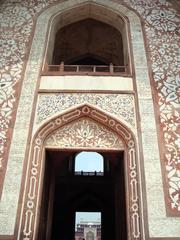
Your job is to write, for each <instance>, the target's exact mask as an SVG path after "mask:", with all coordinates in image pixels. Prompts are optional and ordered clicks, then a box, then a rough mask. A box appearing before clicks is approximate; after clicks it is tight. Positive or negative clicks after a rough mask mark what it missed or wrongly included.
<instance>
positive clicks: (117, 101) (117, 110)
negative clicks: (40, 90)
mask: <svg viewBox="0 0 180 240" xmlns="http://www.w3.org/2000/svg"><path fill="white" fill-rule="evenodd" d="M84 103H89V104H92V105H94V106H97V107H100V109H103V110H105V111H106V112H109V113H111V114H113V115H115V116H116V117H120V118H122V119H124V120H125V121H126V122H128V123H129V124H130V125H131V126H132V127H135V111H134V96H133V95H132V94H99V93H49V94H40V96H39V100H38V106H37V118H36V123H37V124H38V123H40V122H41V121H43V120H46V119H47V118H48V117H50V116H52V115H53V114H55V113H60V112H62V111H63V110H66V109H68V108H69V107H72V106H76V105H79V104H84Z"/></svg>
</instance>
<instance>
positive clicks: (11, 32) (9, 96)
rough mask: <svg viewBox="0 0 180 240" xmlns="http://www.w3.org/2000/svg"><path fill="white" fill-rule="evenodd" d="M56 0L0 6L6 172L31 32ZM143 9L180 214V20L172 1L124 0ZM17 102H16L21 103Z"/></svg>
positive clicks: (1, 160) (0, 144)
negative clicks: (39, 17)
mask: <svg viewBox="0 0 180 240" xmlns="http://www.w3.org/2000/svg"><path fill="white" fill-rule="evenodd" d="M55 2H56V0H46V1H40V0H36V1H35V0H31V1H28V0H24V1H15V2H13V1H11V0H7V1H4V3H3V4H1V10H0V36H1V39H0V78H1V81H0V169H3V171H4V173H5V167H6V160H7V156H5V152H7V149H6V151H5V145H6V144H7V143H6V141H7V136H9V133H10V126H11V128H12V127H13V122H12V113H13V112H16V106H17V103H18V102H17V101H18V98H19V94H20V85H21V83H22V81H21V80H22V78H23V69H24V67H25V64H26V57H27V54H28V50H29V49H28V46H30V45H31V44H30V36H31V33H32V31H33V26H35V21H36V18H37V15H38V14H39V13H40V12H41V11H42V10H43V9H44V8H46V7H48V6H49V5H50V4H52V3H55ZM120 2H121V3H122V4H123V3H124V4H126V5H127V6H130V7H131V9H134V10H135V11H137V12H138V13H139V14H140V16H141V17H142V19H143V20H144V22H145V26H144V28H145V34H146V42H147V45H148V48H149V51H148V52H149V53H150V56H149V57H150V61H151V66H152V76H153V81H152V82H153V83H154V89H155V90H156V93H157V94H156V95H157V96H158V103H159V107H158V106H156V109H157V111H159V113H160V116H159V122H160V123H161V126H160V128H161V131H162V135H163V142H164V146H165V150H164V151H163V152H164V157H163V158H162V161H163V163H164V165H165V166H166V169H167V174H166V175H167V182H169V199H170V200H169V202H171V208H172V209H174V211H177V212H180V202H179V199H180V184H179V180H180V176H179V169H180V159H179V158H180V157H179V156H180V140H179V139H180V90H179V89H180V80H179V72H178V65H179V64H180V63H179V49H180V48H179V42H180V38H179V35H178V33H179V32H180V28H179V20H178V18H177V14H176V12H175V10H174V9H173V8H172V7H171V5H170V3H169V2H168V1H166V0H154V1H152V0H124V1H123V0H122V1H120ZM15 100H16V101H15Z"/></svg>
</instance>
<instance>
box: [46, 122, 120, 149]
mask: <svg viewBox="0 0 180 240" xmlns="http://www.w3.org/2000/svg"><path fill="white" fill-rule="evenodd" d="M45 146H48V147H52V146H53V147H56V146H59V147H64V148H72V147H76V148H77V147H80V148H81V147H82V148H85V147H87V148H88V147H89V148H106V149H107V148H110V149H117V150H121V149H124V144H123V142H122V141H120V140H119V137H118V136H117V135H116V134H115V133H112V132H111V131H109V130H108V129H107V128H105V127H103V126H102V125H98V124H97V123H96V122H94V121H92V120H90V119H88V118H83V119H80V120H79V121H76V122H75V123H71V124H68V125H67V126H65V127H62V128H61V129H59V130H57V131H55V132H54V133H53V134H52V135H51V136H50V137H49V138H48V139H47V140H46V142H45Z"/></svg>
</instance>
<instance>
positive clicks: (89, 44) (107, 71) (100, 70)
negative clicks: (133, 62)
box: [45, 18, 128, 75]
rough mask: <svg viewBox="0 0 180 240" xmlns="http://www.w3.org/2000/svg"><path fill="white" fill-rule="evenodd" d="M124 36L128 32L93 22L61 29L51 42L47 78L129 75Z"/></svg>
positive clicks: (46, 69) (80, 22)
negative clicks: (73, 75)
mask: <svg viewBox="0 0 180 240" xmlns="http://www.w3.org/2000/svg"><path fill="white" fill-rule="evenodd" d="M124 34H125V31H124V30H123V31H120V30H118V29H117V28H115V27H113V26H111V25H109V24H106V23H103V22H101V21H97V20H95V19H91V18H88V19H84V20H81V21H77V22H75V23H72V24H69V25H66V26H64V27H62V28H59V30H57V31H56V34H55V37H54V39H53V40H51V41H50V42H51V46H49V48H48V55H49V56H50V59H49V60H48V63H47V64H46V67H45V74H50V75H51V74H52V75H64V74H67V75H68V74H90V75H122V74H126V75H127V73H128V57H127V56H128V54H127V46H126V44H127V41H125V38H126V36H124ZM50 51H51V53H50Z"/></svg>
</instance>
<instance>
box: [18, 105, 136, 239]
mask: <svg viewBox="0 0 180 240" xmlns="http://www.w3.org/2000/svg"><path fill="white" fill-rule="evenodd" d="M83 122H84V123H83ZM82 123H83V124H85V125H86V124H87V125H88V124H89V126H90V125H91V126H93V129H95V130H96V127H95V126H98V128H97V131H98V132H100V131H99V130H101V132H102V135H101V134H100V135H99V136H98V138H97V132H96V131H95V132H94V136H95V138H94V139H90V140H92V141H90V144H91V147H89V146H88V143H87V141H78V142H77V141H75V139H76V140H77V139H80V138H81V137H80V138H77V136H76V133H79V134H80V136H81V134H82V128H81V127H82ZM73 126H74V127H75V128H76V130H77V131H74V135H72V134H71V130H72V131H73ZM78 126H79V129H78ZM68 129H69V131H68ZM63 130H66V131H65V132H63ZM90 130H91V129H89V131H90ZM103 131H105V132H106V134H103ZM53 134H54V135H53ZM62 134H63V135H62ZM66 134H69V135H66ZM54 136H56V137H54ZM63 136H64V140H65V141H62V139H63ZM68 136H69V138H68ZM103 136H108V137H105V138H104V137H103ZM73 137H74V138H73ZM97 139H99V145H95V144H97V141H96V140H97ZM81 140H82V138H81ZM102 142H103V144H104V147H103V145H101V143H102ZM48 144H49V146H50V144H56V146H55V145H54V146H53V149H57V148H58V149H59V150H60V151H61V150H62V149H65V148H66V149H69V150H71V151H72V150H73V151H77V149H78V148H81V149H89V150H93V149H95V150H96V151H97V150H98V151H99V152H101V151H103V150H106V151H107V150H108V151H113V150H114V151H124V169H125V170H124V175H125V177H124V179H125V192H126V194H125V201H126V218H127V229H128V233H129V234H130V235H131V238H132V239H140V236H141V226H140V197H139V189H138V170H137V164H138V159H137V154H136V149H137V148H136V142H135V138H134V135H133V134H132V132H131V131H130V130H129V129H128V128H127V127H126V126H125V125H124V124H122V123H121V122H120V121H118V120H117V119H114V118H112V117H111V116H109V115H108V114H106V113H104V112H102V111H100V110H99V109H96V108H94V107H92V106H89V105H83V106H79V107H77V108H75V109H73V110H70V111H67V112H66V113H64V114H61V115H59V116H57V117H55V118H53V119H51V120H50V121H49V122H47V123H46V124H44V125H43V126H42V127H41V128H40V129H39V131H38V132H37V133H36V135H35V137H34V140H33V142H32V147H31V153H30V157H29V163H28V175H27V179H26V195H25V201H24V206H23V213H22V222H21V235H22V238H28V239H37V233H38V228H39V214H40V211H39V209H40V206H41V198H42V186H43V179H44V173H45V169H44V167H45V150H46V149H48ZM74 144H75V145H74ZM81 144H85V145H84V147H82V145H81ZM93 144H94V145H93ZM70 146H71V147H70Z"/></svg>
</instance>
